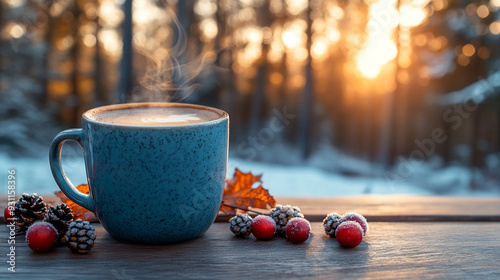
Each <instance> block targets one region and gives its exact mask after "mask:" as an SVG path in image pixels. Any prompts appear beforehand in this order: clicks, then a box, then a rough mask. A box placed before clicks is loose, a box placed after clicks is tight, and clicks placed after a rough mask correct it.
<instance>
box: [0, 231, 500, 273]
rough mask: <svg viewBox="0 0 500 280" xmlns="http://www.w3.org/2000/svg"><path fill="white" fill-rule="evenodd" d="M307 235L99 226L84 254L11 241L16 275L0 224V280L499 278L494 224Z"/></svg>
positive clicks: (499, 246) (497, 237)
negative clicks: (341, 238)
mask: <svg viewBox="0 0 500 280" xmlns="http://www.w3.org/2000/svg"><path fill="white" fill-rule="evenodd" d="M312 225H313V234H314V235H313V236H312V237H311V238H310V239H309V240H308V241H307V242H306V243H303V244H298V245H294V244H291V243H289V242H287V241H286V239H284V238H274V239H273V240H271V241H256V240H255V239H253V237H251V238H250V239H248V240H242V239H238V238H235V237H233V236H232V233H231V232H230V231H229V230H228V228H227V227H228V225H227V224H224V223H217V224H214V225H213V226H212V227H211V228H210V229H209V231H208V232H207V233H206V234H204V235H203V236H202V237H200V238H198V239H195V240H191V241H188V242H184V243H179V244H172V245H164V246H141V245H134V244H126V243H121V242H118V241H116V240H114V239H112V238H111V237H110V236H109V235H108V234H107V233H106V232H105V230H104V229H103V228H102V226H101V225H100V224H94V226H96V230H97V236H98V237H97V240H96V246H95V248H94V249H93V250H92V251H91V253H90V254H88V255H77V254H73V253H71V252H70V251H69V249H67V248H65V247H58V248H55V249H53V250H52V251H50V252H48V253H43V254H36V253H33V252H31V251H30V250H29V248H28V247H27V245H26V243H25V242H24V241H23V238H22V237H21V236H18V237H17V240H16V274H8V271H7V265H8V264H7V263H6V262H5V261H4V260H6V256H5V252H7V247H8V245H7V243H6V238H7V227H5V226H2V227H0V233H1V234H0V236H1V239H2V240H1V241H0V248H1V251H2V252H4V253H2V257H1V259H2V260H3V261H2V262H1V263H2V265H1V266H2V267H1V268H0V269H1V270H2V273H1V275H2V278H3V277H9V276H11V277H15V278H16V279H23V278H24V279H26V278H28V277H40V276H43V278H46V279H69V278H72V277H75V276H76V277H77V278H86V279H156V278H164V279H215V278H218V279H255V278H257V279H281V278H287V279H297V278H333V279H351V278H384V279H402V278H404V279H408V278H412V279H423V278H437V279H457V278H460V279H462V278H470V279H472V278H476V279H500V268H499V267H498V260H499V259H500V234H498V233H499V232H500V223H480V222H479V223H371V224H370V226H371V227H370V231H369V233H368V235H367V237H366V238H365V240H364V241H363V243H362V244H361V245H360V246H358V247H356V248H354V249H344V248H342V247H340V246H339V244H338V243H337V242H336V240H334V239H330V238H328V237H326V236H324V235H323V232H322V225H321V224H320V223H313V224H312Z"/></svg>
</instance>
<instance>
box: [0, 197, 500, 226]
mask: <svg viewBox="0 0 500 280" xmlns="http://www.w3.org/2000/svg"><path fill="white" fill-rule="evenodd" d="M43 197H44V198H45V200H52V201H54V202H55V203H59V202H60V200H59V198H57V197H56V196H54V195H50V194H48V195H43ZM277 201H278V203H280V204H291V205H297V206H299V207H300V208H301V209H302V212H303V213H304V214H305V215H308V216H311V217H312V216H314V215H317V216H323V217H324V216H326V214H327V213H329V212H333V211H335V212H339V213H345V212H348V211H357V212H359V213H362V214H363V215H366V216H372V217H374V216H408V217H409V216H500V197H493V198H490V197H472V198H470V197H436V196H416V195H364V196H354V197H332V198H300V197H291V198H280V197H279V198H277ZM6 203H7V199H6V196H5V195H3V196H2V195H0V206H1V207H2V208H3V207H5V205H6ZM417 218H418V217H417ZM379 221H387V220H379ZM429 221H431V220H429Z"/></svg>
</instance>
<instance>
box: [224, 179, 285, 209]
mask: <svg viewBox="0 0 500 280" xmlns="http://www.w3.org/2000/svg"><path fill="white" fill-rule="evenodd" d="M261 177H262V175H257V176H256V175H253V174H252V173H251V172H249V173H243V172H241V171H240V170H239V169H236V170H235V172H234V176H233V179H230V180H229V179H228V180H226V186H225V188H224V197H223V198H222V204H221V208H220V211H222V212H223V213H225V214H227V215H236V211H237V210H238V209H239V210H241V211H243V212H246V210H245V209H248V208H260V209H269V208H272V207H275V206H276V201H275V200H274V197H273V196H272V195H270V194H269V191H268V190H266V189H265V188H264V187H263V186H262V185H259V186H258V187H257V188H252V187H253V185H254V184H255V183H262V181H261Z"/></svg>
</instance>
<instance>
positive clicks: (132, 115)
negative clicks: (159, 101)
mask: <svg viewBox="0 0 500 280" xmlns="http://www.w3.org/2000/svg"><path fill="white" fill-rule="evenodd" d="M86 117H87V118H89V119H91V120H93V121H96V122H101V123H108V124H117V125H130V126H174V125H187V124H195V123H204V122H209V121H213V120H216V119H219V118H220V117H221V116H220V115H219V114H218V113H217V112H215V111H211V110H207V109H200V108H195V107H188V106H185V107H184V106H182V107H175V106H168V107H129V108H120V109H113V110H108V111H100V112H93V113H91V114H87V115H86Z"/></svg>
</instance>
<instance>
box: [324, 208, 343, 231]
mask: <svg viewBox="0 0 500 280" xmlns="http://www.w3.org/2000/svg"><path fill="white" fill-rule="evenodd" d="M341 218H342V216H341V215H339V213H337V212H333V213H329V214H328V215H326V218H325V219H324V220H323V227H324V228H325V233H326V234H327V235H330V236H331V237H335V230H337V227H338V226H339V225H340V219H341Z"/></svg>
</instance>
